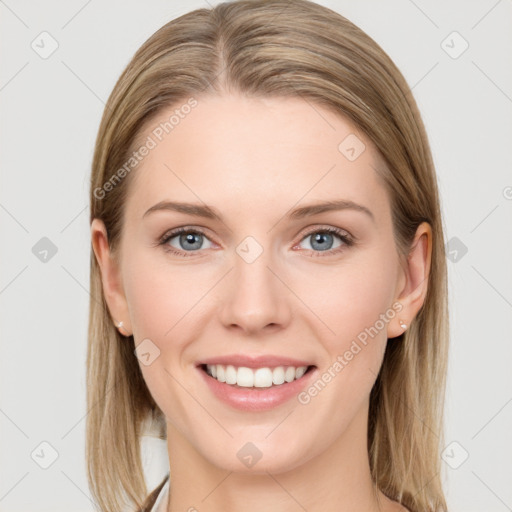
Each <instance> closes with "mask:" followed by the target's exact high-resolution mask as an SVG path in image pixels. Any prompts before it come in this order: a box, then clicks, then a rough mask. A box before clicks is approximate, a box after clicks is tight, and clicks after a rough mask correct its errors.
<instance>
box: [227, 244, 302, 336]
mask: <svg viewBox="0 0 512 512" xmlns="http://www.w3.org/2000/svg"><path fill="white" fill-rule="evenodd" d="M273 267H275V265H274V264H273V262H272V261H271V258H269V257H268V256H267V252H266V251H263V253H262V254H261V255H260V256H259V257H258V258H257V259H256V260H255V261H253V262H251V263H248V262H247V261H245V260H244V259H243V258H242V257H240V256H239V255H238V254H235V255H234V268H233V270H232V271H231V272H230V273H229V275H228V276H227V277H228V279H227V280H226V283H225V284H224V287H223V291H222V293H223V296H222V297H221V307H220V319H221V322H222V324H223V325H224V326H225V327H226V328H228V329H231V330H233V329H239V330H240V331H242V332H244V333H245V334H251V335H255V334H258V333H260V332H271V331H277V330H280V329H283V328H285V327H286V326H287V325H288V324H289V322H290V319H291V309H290V303H289V301H290V300H291V295H292V294H291V292H290V290H289V289H288V288H287V287H286V285H285V284H284V283H283V281H284V282H286V280H285V279H283V278H282V277H281V276H279V272H276V270H275V269H274V268H273Z"/></svg>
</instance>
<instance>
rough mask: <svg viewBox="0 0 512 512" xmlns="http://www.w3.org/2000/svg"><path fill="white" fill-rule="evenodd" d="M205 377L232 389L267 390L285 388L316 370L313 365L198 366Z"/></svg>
mask: <svg viewBox="0 0 512 512" xmlns="http://www.w3.org/2000/svg"><path fill="white" fill-rule="evenodd" d="M198 368H200V369H201V370H202V371H203V372H204V373H205V374H206V375H207V376H209V377H210V378H212V379H214V380H216V381H217V382H220V383H223V384H228V385H229V386H232V387H234V388H245V389H247V388H254V389H261V390H263V389H268V388H278V387H281V386H286V385H287V384H290V383H292V382H294V381H298V380H300V379H302V378H303V377H304V376H305V375H306V374H309V373H311V372H313V371H314V370H315V369H316V366H315V365H302V366H291V365H286V366H285V365H280V366H263V367H256V368H249V367H248V366H235V365H231V364H200V365H199V366H198Z"/></svg>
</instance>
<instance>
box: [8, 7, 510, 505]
mask: <svg viewBox="0 0 512 512" xmlns="http://www.w3.org/2000/svg"><path fill="white" fill-rule="evenodd" d="M208 3H210V4H211V5H212V4H213V3H217V2H213V1H211V0H210V1H209V2H208ZM208 3H207V2H206V1H205V0H197V1H189V2H185V1H179V2H178V1H162V0H160V1H158V0H151V1H148V2H136V1H134V0H130V1H127V0H123V1H121V0H111V1H108V2H106V1H103V2H100V1H98V0H89V1H84V0H73V1H68V2H57V1H48V2H44V3H42V2H35V1H33V0H32V1H29V0H26V1H18V2H16V1H15V0H5V1H0V23H1V31H0V37H1V42H0V51H1V68H0V101H1V116H0V127H1V141H2V148H1V153H0V155H1V188H0V222H1V229H2V244H1V265H0V307H1V309H0V311H1V323H0V328H1V334H2V337H1V352H0V379H1V381H0V393H1V396H0V399H1V401H0V432H1V437H0V511H9V512H17V511H27V510H30V511H33V512H39V511H52V512H55V511H61V510H62V511H67V510H73V511H76V512H80V511H88V512H89V511H92V510H93V507H92V504H91V501H90V498H89V496H90V494H89V491H88V487H87V482H86V478H85V465H84V435H85V431H84V429H85V416H86V414H87V411H86V407H85V355H86V331H87V316H88V300H89V295H88V291H87V289H88V282H89V268H88V267H89V253H90V242H89V225H88V195H87V194H88V179H89V173H90V164H91V159H92V152H93V145H94V140H95V137H96V132H97V129H98V125H99V121H100V117H101V114H102V110H103V107H104V102H105V101H106V99H107V97H108V95H109V93H110V91H111V90H112V88H113V86H114V83H115V81H116V80H117V78H118V76H119V74H120V73H121V71H122V70H123V68H124V67H125V65H126V64H127V63H128V61H129V60H130V58H131V57H132V55H133V53H134V52H135V51H136V49H137V48H138V47H139V46H140V45H141V44H142V43H143V42H144V41H145V40H146V39H147V38H148V37H149V36H150V35H151V34H152V33H153V32H154V31H155V30H156V29H158V28H159V27H160V26H162V25H163V24H164V23H166V22H167V21H169V20H170V19H172V18H174V17H176V16H178V15H180V14H183V13H185V12H187V11H189V10H192V9H195V8H197V7H207V6H208ZM319 3H321V4H323V5H326V6H328V7H330V8H332V9H334V10H336V11H338V12H340V13H341V14H343V15H344V16H346V17H347V18H349V19H350V20H351V21H353V22H354V23H356V24H357V25H358V26H359V27H361V28H362V29H363V30H365V31H366V32H367V33H368V34H369V35H370V36H372V37H373V38H374V39H375V40H376V41H377V42H378V43H379V44H380V45H381V46H382V47H383V48H384V50H385V51H387V52H388V53H389V55H390V56H391V58H392V59H393V60H394V61H395V62H396V64H397V65H398V67H399V68H400V70H401V71H402V72H403V74H404V75H405V77H406V79H407V81H408V82H409V84H410V85H411V87H413V93H414V95H415V97H416V99H417V101H418V104H419V107H420V109H421V112H422V114H423V118H424V121H425V124H426V127H427V130H428V134H429V137H430V141H431V146H432V151H433V155H434V161H435V164H436V167H437V172H438V176H439V185H440V192H441V200H442V208H443V212H444V219H445V226H446V233H445V237H446V242H447V243H448V244H449V246H450V252H451V253H452V256H451V258H452V259H454V257H455V256H456V258H455V261H448V266H449V285H450V301H451V313H450V314H451V336H452V340H451V341H452V345H451V354H450V357H451V359H450V367H449V379H448V395H447V424H446V438H447V444H450V443H455V444H450V446H449V448H448V449H447V450H446V452H445V459H446V461H447V462H446V463H443V473H444V479H445V482H446V492H447V496H448V500H449V504H450V510H452V511H459V512H477V511H479V512H480V511H485V512H502V511H506V510H512V485H511V482H512V436H511V433H512V377H511V369H510V368H511V362H512V343H511V341H512V340H511V334H510V333H511V328H512V314H511V313H512V257H511V256H512V236H511V235H512V229H511V226H512V222H511V221H512V172H511V169H512V166H511V141H512V118H511V111H512V68H511V62H512V59H511V56H512V52H511V49H512V48H511V47H512V44H511V43H512V30H511V29H512V4H511V1H510V0H501V1H496V0H482V1H463V0H457V1H451V2H449V3H448V2H445V1H441V0H436V1H430V2H427V1H426V0H416V1H415V2H413V1H412V0H393V1H387V2H378V1H377V0H371V1H370V0H364V1H358V2H354V1H350V0H337V1H335V0H332V1H320V2H319ZM43 31H47V32H49V34H51V36H52V38H54V39H55V40H56V41H57V43H58V48H57V50H56V51H55V52H54V53H53V54H52V55H51V56H49V57H48V58H46V59H43V58H41V56H40V55H39V54H38V53H36V51H34V50H33V49H32V47H31V44H32V42H33V41H34V40H35V43H34V44H39V45H40V47H41V46H42V45H43V43H41V37H44V36H39V35H40V34H41V32H43ZM453 31H457V32H458V33H459V34H460V36H462V38H463V39H464V40H465V41H467V43H468V44H469V48H468V49H467V50H466V51H465V52H464V53H462V54H461V55H460V56H458V57H457V58H453V57H454V55H455V54H457V53H458V52H459V51H460V50H461V49H462V48H463V44H464V41H463V40H462V39H460V38H458V36H456V35H455V36H454V35H453V34H452V32H453ZM447 38H448V39H447ZM45 41H46V42H45V43H44V45H45V48H46V49H48V48H49V47H50V46H49V39H47V40H45ZM443 41H444V43H443ZM40 51H42V50H40ZM447 52H448V53H447ZM450 52H451V54H452V55H451V56H450V55H449V53H450ZM43 237H48V238H49V239H50V240H51V241H52V242H53V244H55V246H56V248H57V253H56V254H55V255H54V256H53V257H48V261H47V262H42V261H40V259H39V258H38V257H36V255H35V254H34V253H33V250H32V248H33V247H34V246H35V245H36V243H38V241H39V240H40V239H41V238H43ZM457 244H458V245H457ZM462 244H463V245H464V246H465V247H467V253H466V254H464V251H463V250H461V249H460V248H461V247H462ZM454 248H455V251H456V252H453V249H454ZM147 440H148V441H149V442H152V441H151V438H149V437H148V438H147ZM42 442H46V443H49V444H50V445H51V447H53V449H54V450H56V452H57V454H58V457H57V459H56V460H55V461H54V462H53V463H52V464H51V465H50V466H49V467H48V469H42V467H40V464H45V463H50V462H51V461H52V448H50V447H48V446H47V445H41V443H42ZM466 454H467V455H468V458H467V460H464V458H465V456H466ZM144 460H145V464H146V469H147V478H148V483H149V485H150V486H153V485H156V483H157V482H158V481H159V480H160V478H161V477H162V476H163V475H164V473H165V471H166V469H167V462H166V460H167V459H166V453H165V444H164V443H163V442H158V441H157V442H154V443H153V444H147V445H145V449H144ZM456 466H459V467H458V468H457V469H455V467H456Z"/></svg>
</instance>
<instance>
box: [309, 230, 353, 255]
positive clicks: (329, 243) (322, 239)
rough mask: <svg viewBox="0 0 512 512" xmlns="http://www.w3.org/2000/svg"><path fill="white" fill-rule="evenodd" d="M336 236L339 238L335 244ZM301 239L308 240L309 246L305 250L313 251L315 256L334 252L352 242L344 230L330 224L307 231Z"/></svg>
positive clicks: (341, 249)
mask: <svg viewBox="0 0 512 512" xmlns="http://www.w3.org/2000/svg"><path fill="white" fill-rule="evenodd" d="M336 238H338V240H339V242H338V244H337V245H336ZM302 240H304V241H307V242H308V244H309V247H306V250H310V251H313V254H314V255H315V256H329V255H332V254H336V253H338V252H340V251H343V250H344V249H345V248H346V247H350V246H351V245H353V243H354V241H353V240H352V238H351V237H350V235H349V234H348V233H347V232H346V231H343V230H341V229H338V228H334V227H331V226H329V227H325V228H315V229H314V230H313V231H309V233H307V234H306V236H305V237H304V238H303V239H302ZM322 253H324V254H322Z"/></svg>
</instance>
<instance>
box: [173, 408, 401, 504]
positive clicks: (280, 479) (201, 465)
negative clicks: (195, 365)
mask: <svg viewBox="0 0 512 512" xmlns="http://www.w3.org/2000/svg"><path fill="white" fill-rule="evenodd" d="M363 413H364V414H363ZM366 436H367V411H362V413H361V414H360V415H359V416H358V417H356V418H355V419H354V421H353V422H352V423H351V425H350V426H349V427H348V428H347V429H346V430H345V432H344V433H343V436H341V437H340V438H338V439H337V440H336V442H335V443H333V444H331V445H330V446H326V448H325V450H324V451H322V452H320V454H319V455H317V456H315V457H313V458H311V459H309V460H305V461H303V463H302V464H300V465H298V466H297V467H295V468H293V469H289V470H287V471H284V472H273V473H270V472H267V471H264V472H261V471H260V473H259V474H256V473H241V472H240V473H239V472H233V471H229V470H226V469H222V468H219V467H217V466H215V465H213V464H212V463H211V462H210V461H209V460H207V459H205V458H204V457H203V456H202V455H201V454H200V453H199V452H198V451H197V450H196V449H195V448H194V447H193V446H192V445H191V444H190V443H189V442H188V440H187V439H186V438H185V437H183V436H182V434H181V433H180V432H179V431H178V430H176V429H175V428H174V427H173V426H172V425H171V424H170V423H168V424H167V447H168V455H169V467H170V475H171V479H170V500H169V508H168V512H178V511H194V510H195V511H201V512H224V511H225V510H243V511H244V512H259V511H261V510H276V511H279V512H297V511H298V510H301V509H302V510H322V511H323V512H329V511H332V512H334V511H336V512H357V511H364V512H379V511H380V512H382V511H387V510H390V507H391V503H392V502H390V500H389V499H388V498H386V497H385V496H384V495H383V494H382V493H381V492H380V491H378V490H376V489H375V487H374V485H373V482H372V479H371V473H370V466H369V462H368V451H367V438H366ZM393 510H394V509H393Z"/></svg>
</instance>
